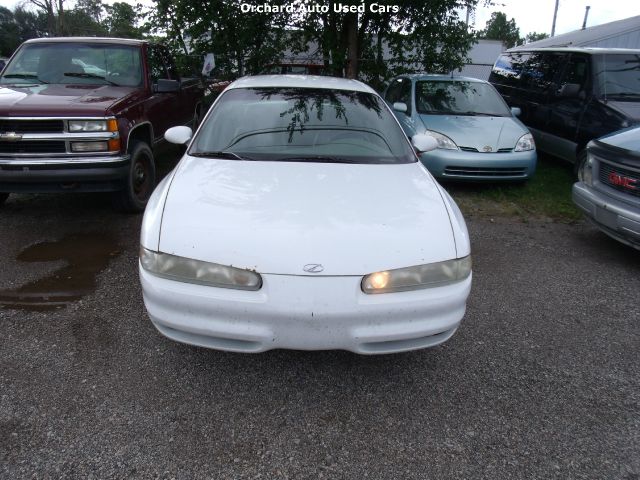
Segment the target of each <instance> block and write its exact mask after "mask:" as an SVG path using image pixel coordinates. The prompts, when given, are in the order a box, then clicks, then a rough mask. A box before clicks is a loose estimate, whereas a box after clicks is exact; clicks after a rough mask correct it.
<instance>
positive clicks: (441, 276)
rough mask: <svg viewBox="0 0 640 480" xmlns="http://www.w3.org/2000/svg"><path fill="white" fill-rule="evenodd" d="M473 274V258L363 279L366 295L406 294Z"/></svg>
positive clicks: (381, 273) (394, 271)
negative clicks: (409, 291) (408, 291)
mask: <svg viewBox="0 0 640 480" xmlns="http://www.w3.org/2000/svg"><path fill="white" fill-rule="evenodd" d="M470 274H471V256H466V257H463V258H455V259H453V260H446V261H444V262H438V263H428V264H426V265H417V266H415V267H407V268H399V269H397V270H386V271H384V272H375V273H371V274H369V275H367V276H365V277H364V278H363V279H362V284H361V285H362V291H363V292H364V293H390V292H405V291H407V290H420V289H423V288H433V287H441V286H443V285H449V284H451V283H456V282H460V281H462V280H464V279H465V278H467V277H468V276H469V275H470Z"/></svg>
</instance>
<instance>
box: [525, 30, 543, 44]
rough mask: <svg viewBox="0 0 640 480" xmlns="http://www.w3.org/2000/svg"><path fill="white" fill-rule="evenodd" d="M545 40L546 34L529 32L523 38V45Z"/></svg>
mask: <svg viewBox="0 0 640 480" xmlns="http://www.w3.org/2000/svg"><path fill="white" fill-rule="evenodd" d="M545 38H549V34H548V33H538V32H530V33H527V36H526V37H524V43H531V42H537V41H538V40H544V39H545Z"/></svg>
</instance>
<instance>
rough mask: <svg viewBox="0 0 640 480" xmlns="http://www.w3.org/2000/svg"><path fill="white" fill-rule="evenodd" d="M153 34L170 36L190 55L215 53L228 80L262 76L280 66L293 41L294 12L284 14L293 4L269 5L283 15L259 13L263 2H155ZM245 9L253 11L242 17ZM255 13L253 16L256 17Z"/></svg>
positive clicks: (282, 0) (281, 1)
mask: <svg viewBox="0 0 640 480" xmlns="http://www.w3.org/2000/svg"><path fill="white" fill-rule="evenodd" d="M154 1H155V6H156V8H155V11H152V12H150V13H151V15H150V21H149V23H148V28H149V29H150V30H151V31H152V32H154V33H159V34H165V35H166V41H167V42H168V43H169V46H170V47H171V48H172V49H173V50H174V51H176V52H179V53H181V54H182V55H183V56H184V55H189V54H191V53H194V54H203V53H207V52H212V53H214V54H215V57H216V67H217V69H218V70H219V71H221V72H222V73H223V76H242V75H244V74H245V73H246V72H250V73H256V72H259V71H260V70H262V69H263V68H264V67H265V66H266V65H268V64H269V63H273V62H276V61H278V59H279V58H280V57H281V55H282V52H284V50H285V49H286V42H287V40H290V38H289V37H288V36H287V35H286V32H285V27H286V26H287V24H288V23H289V22H290V21H291V18H292V14H291V13H290V12H286V11H283V12H280V11H279V10H280V9H281V8H284V7H285V6H286V5H289V4H290V2H289V1H287V0H275V1H272V2H268V4H269V6H270V7H271V9H272V10H273V9H276V10H278V11H279V13H277V14H273V13H272V12H257V11H255V8H256V7H258V6H264V5H265V4H267V2H264V1H263V0H242V1H240V0H199V1H195V2H194V0H154ZM241 4H245V5H246V6H247V7H245V8H248V9H249V10H250V11H248V12H243V11H241ZM252 9H253V11H251V10H252Z"/></svg>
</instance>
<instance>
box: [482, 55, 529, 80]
mask: <svg viewBox="0 0 640 480" xmlns="http://www.w3.org/2000/svg"><path fill="white" fill-rule="evenodd" d="M529 57H530V54H529V53H526V52H525V53H520V52H513V53H505V54H502V55H500V57H499V58H498V60H497V61H496V64H495V65H494V67H493V71H492V72H491V77H492V78H491V82H492V83H498V84H502V85H511V86H516V85H518V84H519V83H520V78H521V75H522V71H523V69H524V65H525V63H526V62H527V60H528V59H529Z"/></svg>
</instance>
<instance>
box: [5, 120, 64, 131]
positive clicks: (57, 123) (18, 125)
mask: <svg viewBox="0 0 640 480" xmlns="http://www.w3.org/2000/svg"><path fill="white" fill-rule="evenodd" d="M0 132H3V133H6V132H15V133H61V132H64V122H63V121H62V120H16V119H8V118H0Z"/></svg>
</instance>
